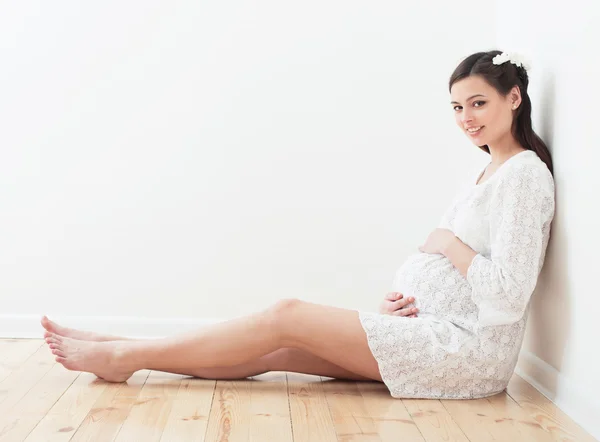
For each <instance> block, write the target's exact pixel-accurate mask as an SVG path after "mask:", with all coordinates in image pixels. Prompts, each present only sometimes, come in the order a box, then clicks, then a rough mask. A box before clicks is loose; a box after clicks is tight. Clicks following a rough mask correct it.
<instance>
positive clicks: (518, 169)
mask: <svg viewBox="0 0 600 442" xmlns="http://www.w3.org/2000/svg"><path fill="white" fill-rule="evenodd" d="M514 159H515V161H510V162H509V163H508V164H506V166H507V167H506V168H505V169H504V170H503V171H502V173H501V176H500V177H499V178H500V179H499V180H498V183H497V184H498V185H497V189H498V190H509V189H511V188H515V187H518V188H523V187H526V188H528V189H529V190H530V191H534V192H535V191H537V190H539V191H541V192H543V191H547V192H552V193H554V177H553V176H552V173H550V170H549V169H548V166H547V165H546V163H544V162H543V161H542V160H541V159H540V157H539V156H538V155H537V153H535V152H534V151H531V150H530V151H527V152H523V154H522V155H517V156H516V157H515V158H514Z"/></svg>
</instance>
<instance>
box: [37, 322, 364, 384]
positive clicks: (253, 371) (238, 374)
mask: <svg viewBox="0 0 600 442" xmlns="http://www.w3.org/2000/svg"><path fill="white" fill-rule="evenodd" d="M42 325H43V327H44V328H45V329H46V330H47V331H46V333H45V335H44V336H45V337H48V336H51V335H52V334H53V333H54V334H58V335H61V336H64V337H68V338H73V339H79V340H83V341H95V342H104V341H125V340H135V339H132V338H126V337H123V336H115V335H105V334H100V333H94V332H91V331H84V330H77V329H74V328H68V327H63V326H61V325H59V324H57V323H56V322H54V321H51V320H50V319H48V318H47V317H45V316H44V317H43V318H42ZM52 346H53V347H54V345H52ZM165 371H168V372H171V373H173V372H176V371H175V370H174V369H173V368H172V367H168V368H167V369H166V370H165ZM269 371H291V372H295V373H304V374H312V375H317V376H326V377H331V378H336V379H345V380H356V381H368V380H370V379H369V378H366V377H364V376H360V375H357V374H356V373H352V372H350V371H348V370H346V369H344V368H342V367H340V366H339V365H335V364H332V363H331V362H329V361H326V360H325V359H322V358H320V357H318V356H315V355H313V354H311V353H308V352H306V351H304V350H300V349H297V348H280V349H279V350H275V351H274V352H271V353H269V354H267V355H264V356H261V357H260V358H258V359H255V360H252V361H248V362H245V363H243V364H239V365H232V366H229V367H205V368H196V369H192V370H186V371H185V372H183V371H180V372H178V373H179V374H182V375H186V376H195V377H199V378H204V379H244V378H247V377H249V376H256V375H259V374H263V373H266V372H269Z"/></svg>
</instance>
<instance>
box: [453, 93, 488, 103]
mask: <svg viewBox="0 0 600 442" xmlns="http://www.w3.org/2000/svg"><path fill="white" fill-rule="evenodd" d="M475 97H485V95H482V94H477V95H473V96H472V97H469V98H467V101H469V100H471V99H473V98H475ZM450 104H460V103H459V102H458V101H451V102H450Z"/></svg>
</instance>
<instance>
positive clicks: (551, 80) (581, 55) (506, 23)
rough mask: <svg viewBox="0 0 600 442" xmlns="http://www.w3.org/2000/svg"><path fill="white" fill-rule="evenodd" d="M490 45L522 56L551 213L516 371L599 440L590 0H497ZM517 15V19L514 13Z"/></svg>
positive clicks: (594, 37) (596, 72)
mask: <svg viewBox="0 0 600 442" xmlns="http://www.w3.org/2000/svg"><path fill="white" fill-rule="evenodd" d="M497 6H498V8H497V11H496V29H497V32H498V46H499V47H502V48H506V50H510V49H514V50H518V51H522V52H524V53H526V54H528V55H529V56H530V58H531V61H532V65H533V67H532V69H531V72H530V82H531V83H530V84H531V88H530V95H531V96H532V102H533V109H534V128H535V129H536V130H537V131H538V133H539V135H540V136H541V137H542V138H543V139H544V140H545V141H546V142H547V144H548V145H549V148H550V150H551V153H552V157H553V161H554V170H555V176H554V179H555V184H556V216H555V219H554V222H553V226H552V232H551V240H550V243H549V246H548V251H547V257H546V264H545V265H544V268H543V270H542V274H541V276H540V280H539V282H538V287H537V288H536V293H534V296H533V298H532V308H531V313H530V319H529V324H528V327H527V334H526V337H525V344H524V347H523V351H522V352H521V357H520V359H519V365H518V368H517V371H518V372H519V373H520V374H523V375H524V376H525V377H526V378H527V379H528V380H529V381H531V382H532V383H533V384H534V385H536V386H537V387H538V388H539V389H540V390H541V391H542V392H544V393H545V394H546V395H547V396H549V397H550V398H551V399H553V400H554V401H555V402H556V403H557V404H558V405H559V406H560V407H561V408H563V409H564V410H565V411H566V412H567V413H569V415H571V416H572V417H573V418H574V419H575V420H576V421H578V422H579V423H580V424H581V425H582V426H584V428H586V429H587V430H588V431H589V432H592V433H593V434H594V436H595V437H596V438H598V439H600V424H599V422H598V417H599V416H600V377H599V376H598V372H599V369H598V367H599V365H600V357H599V355H598V349H599V348H600V345H599V344H598V340H597V336H598V333H599V332H600V327H599V326H598V314H599V312H600V300H599V299H600V297H599V295H598V287H597V286H598V282H597V278H596V276H597V275H598V269H597V267H598V259H597V256H598V251H599V250H600V230H599V229H598V223H597V221H596V216H597V214H598V207H599V203H598V201H600V199H599V198H598V189H599V188H600V176H599V174H598V166H599V164H600V152H599V151H598V141H597V138H598V133H597V132H598V117H599V116H600V112H599V111H598V105H599V103H600V86H599V84H598V79H599V78H600V67H599V64H598V62H597V59H596V57H597V50H598V43H597V42H598V41H600V31H599V30H598V27H597V26H592V24H593V23H594V24H597V23H598V22H599V21H600V12H599V9H598V5H597V2H591V1H586V0H574V1H572V2H569V3H568V4H565V3H562V2H557V1H555V2H549V3H544V5H543V7H540V3H539V2H537V1H535V0H527V1H523V0H508V1H507V0H503V1H502V2H498V3H497ZM516 11H518V14H517V13H515V12H516Z"/></svg>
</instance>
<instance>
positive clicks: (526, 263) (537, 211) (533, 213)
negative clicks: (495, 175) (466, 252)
mask: <svg viewBox="0 0 600 442" xmlns="http://www.w3.org/2000/svg"><path fill="white" fill-rule="evenodd" d="M497 186H498V187H497V188H496V190H495V192H494V196H493V197H492V200H491V202H490V203H491V206H490V235H491V259H488V258H486V257H484V256H483V255H481V254H478V255H476V256H475V258H474V259H473V261H472V262H471V265H470V267H469V269H468V271H467V281H468V282H469V284H470V285H471V288H472V293H471V297H472V299H473V302H475V304H476V305H477V307H478V309H479V312H478V322H479V325H480V326H487V325H502V324H512V323H514V322H517V321H519V320H520V319H521V318H522V317H523V314H524V312H525V309H526V308H527V304H528V303H529V299H530V297H531V294H532V293H533V290H534V289H535V286H536V284H537V279H538V276H539V273H540V271H541V269H542V266H543V264H544V256H545V253H546V247H547V245H548V239H549V236H550V224H551V222H552V219H553V217H554V204H555V202H554V181H553V179H552V176H551V175H550V173H549V171H545V170H543V169H541V168H540V167H538V166H535V165H531V164H519V165H517V166H516V167H514V168H511V169H509V170H508V171H507V173H506V174H505V175H504V176H502V177H500V180H499V182H498V185H497Z"/></svg>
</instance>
